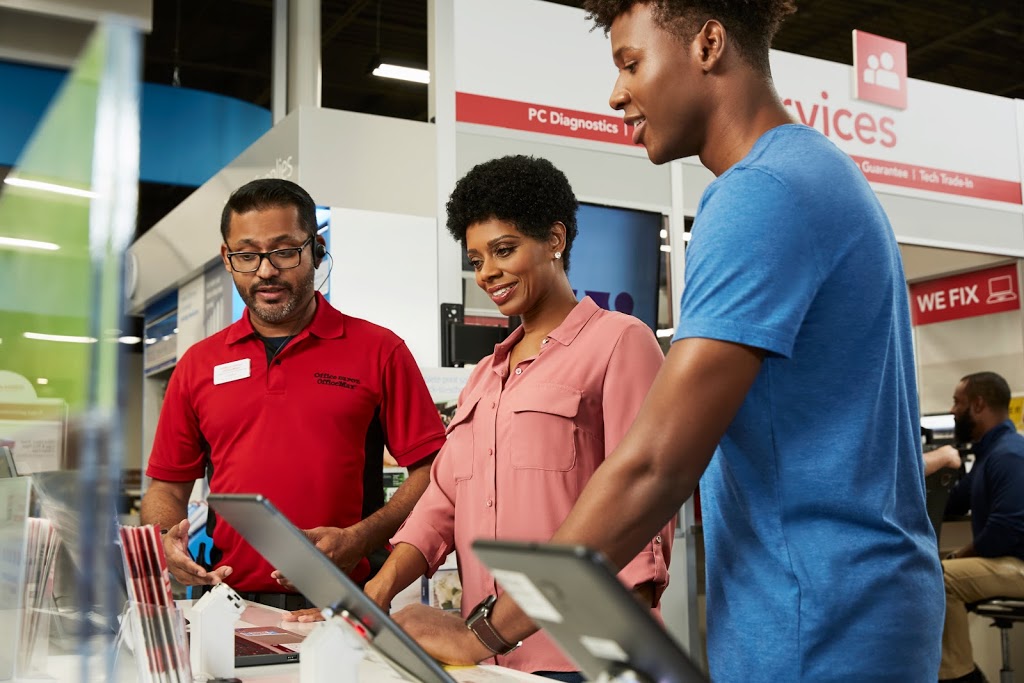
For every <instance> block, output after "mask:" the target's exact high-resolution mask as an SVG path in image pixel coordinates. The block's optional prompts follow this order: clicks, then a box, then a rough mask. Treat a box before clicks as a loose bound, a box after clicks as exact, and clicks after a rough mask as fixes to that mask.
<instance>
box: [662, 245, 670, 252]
mask: <svg viewBox="0 0 1024 683" xmlns="http://www.w3.org/2000/svg"><path fill="white" fill-rule="evenodd" d="M661 250H662V251H672V245H671V244H663V245H661Z"/></svg>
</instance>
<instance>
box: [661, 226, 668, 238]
mask: <svg viewBox="0 0 1024 683" xmlns="http://www.w3.org/2000/svg"><path fill="white" fill-rule="evenodd" d="M661 239H668V230H666V229H665V228H662V229H661Z"/></svg>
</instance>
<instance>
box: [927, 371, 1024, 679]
mask: <svg viewBox="0 0 1024 683" xmlns="http://www.w3.org/2000/svg"><path fill="white" fill-rule="evenodd" d="M1009 405H1010V387H1009V385H1008V384H1007V383H1006V380H1005V379H1003V378H1002V377H1000V376H999V375H997V374H996V373H994V372H979V373H975V374H973V375H967V376H966V377H964V378H963V379H962V380H961V381H960V383H959V384H958V385H957V387H956V390H955V391H954V392H953V409H952V411H951V412H952V413H953V416H954V418H955V420H956V427H955V434H956V440H957V443H972V444H974V453H975V458H976V459H975V461H974V466H973V467H972V468H971V471H970V472H969V473H968V474H967V476H966V477H964V478H963V479H961V480H960V481H959V482H957V484H956V486H955V487H953V490H952V491H951V492H950V495H949V503H948V504H947V506H946V514H952V515H963V514H966V513H967V511H968V510H970V512H971V531H972V533H973V541H972V542H971V543H969V544H968V545H966V546H964V547H963V548H960V549H959V550H957V551H955V552H953V553H950V554H949V555H948V556H947V558H946V559H945V560H944V561H943V562H942V571H943V575H944V577H945V582H946V623H945V628H944V630H943V632H942V665H941V668H940V669H939V678H940V680H943V681H963V682H964V683H969V682H974V681H984V680H985V679H984V677H983V676H982V674H981V672H980V671H979V669H978V668H977V667H976V666H975V665H974V660H973V654H972V651H971V639H970V635H969V633H968V626H967V611H966V609H965V608H964V605H965V604H966V603H971V602H976V601H978V600H984V599H986V598H992V597H998V596H1002V597H1015V598H1024V436H1021V435H1020V434H1018V433H1017V430H1016V429H1015V428H1014V425H1013V422H1011V421H1010V420H1009V419H1008V411H1009Z"/></svg>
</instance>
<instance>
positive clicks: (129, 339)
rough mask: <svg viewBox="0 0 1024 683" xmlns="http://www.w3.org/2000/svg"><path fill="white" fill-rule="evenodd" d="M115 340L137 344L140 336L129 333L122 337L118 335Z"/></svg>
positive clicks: (140, 339) (140, 338)
mask: <svg viewBox="0 0 1024 683" xmlns="http://www.w3.org/2000/svg"><path fill="white" fill-rule="evenodd" d="M117 341H119V342H121V343H122V344H138V343H139V342H140V341H142V337H133V336H131V335H126V336H124V337H118V338H117Z"/></svg>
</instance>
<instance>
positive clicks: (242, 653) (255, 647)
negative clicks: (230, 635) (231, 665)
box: [235, 636, 277, 657]
mask: <svg viewBox="0 0 1024 683" xmlns="http://www.w3.org/2000/svg"><path fill="white" fill-rule="evenodd" d="M272 654H277V651H276V650H271V649H270V648H269V647H267V646H266V645H260V644H259V643H254V642H252V641H250V640H245V639H244V638H239V637H238V636H235V656H236V657H246V656H248V655H272Z"/></svg>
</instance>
